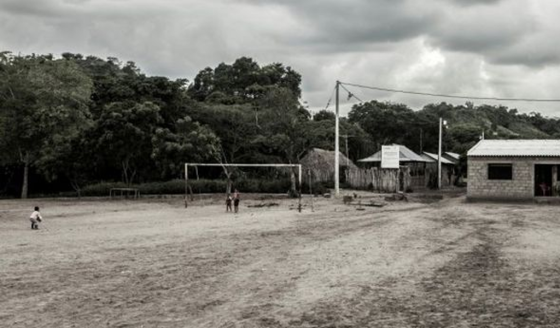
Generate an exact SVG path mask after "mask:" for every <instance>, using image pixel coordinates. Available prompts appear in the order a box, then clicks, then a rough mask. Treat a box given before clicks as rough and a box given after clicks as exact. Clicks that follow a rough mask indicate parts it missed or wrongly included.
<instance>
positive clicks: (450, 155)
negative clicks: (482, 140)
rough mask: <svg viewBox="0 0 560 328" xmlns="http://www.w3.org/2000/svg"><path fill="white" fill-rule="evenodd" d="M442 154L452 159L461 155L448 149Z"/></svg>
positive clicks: (457, 158)
mask: <svg viewBox="0 0 560 328" xmlns="http://www.w3.org/2000/svg"><path fill="white" fill-rule="evenodd" d="M443 155H444V156H445V155H447V156H449V157H451V158H453V159H456V160H459V158H460V157H461V155H459V154H457V153H452V152H450V151H446V152H445V153H444V154H443Z"/></svg>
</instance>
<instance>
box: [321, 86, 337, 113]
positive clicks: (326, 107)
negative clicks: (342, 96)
mask: <svg viewBox="0 0 560 328" xmlns="http://www.w3.org/2000/svg"><path fill="white" fill-rule="evenodd" d="M335 90H336V85H335V86H334V88H333V90H332V92H331V97H330V98H329V100H328V101H327V106H325V109H324V110H327V109H329V106H330V105H331V101H332V97H333V95H334V91H335Z"/></svg>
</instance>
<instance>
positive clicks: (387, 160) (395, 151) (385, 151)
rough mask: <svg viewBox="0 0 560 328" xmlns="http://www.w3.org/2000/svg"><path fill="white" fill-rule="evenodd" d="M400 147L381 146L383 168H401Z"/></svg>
mask: <svg viewBox="0 0 560 328" xmlns="http://www.w3.org/2000/svg"><path fill="white" fill-rule="evenodd" d="M399 159H400V156H399V146H381V168H382V169H398V168H399Z"/></svg>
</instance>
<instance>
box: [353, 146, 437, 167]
mask: <svg viewBox="0 0 560 328" xmlns="http://www.w3.org/2000/svg"><path fill="white" fill-rule="evenodd" d="M393 146H399V162H429V161H428V160H426V159H424V158H422V157H421V156H420V155H418V154H416V153H415V152H413V151H412V150H410V149H408V148H407V147H406V146H403V145H396V144H393ZM358 162H362V163H368V162H381V150H380V151H378V152H377V153H375V154H373V155H371V156H369V157H366V158H362V159H359V160H358Z"/></svg>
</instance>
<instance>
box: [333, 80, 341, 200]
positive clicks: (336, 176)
mask: <svg viewBox="0 0 560 328" xmlns="http://www.w3.org/2000/svg"><path fill="white" fill-rule="evenodd" d="M339 89H340V81H336V107H335V119H334V195H335V197H338V195H339V194H340V183H339V180H340V178H339V175H340V172H339V169H340V167H339V165H340V164H339V158H338V154H339V151H340V150H339V140H338V138H339V132H338V92H339Z"/></svg>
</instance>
